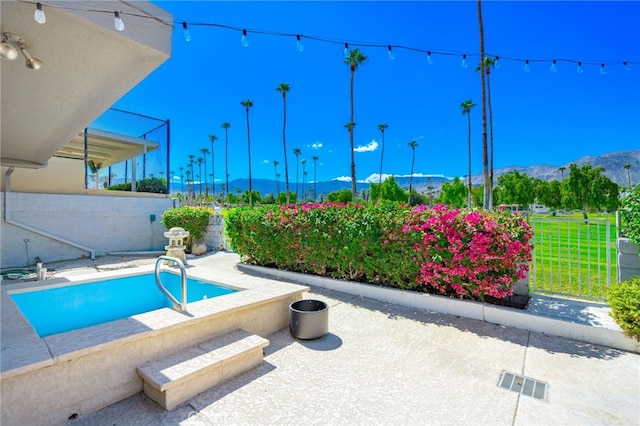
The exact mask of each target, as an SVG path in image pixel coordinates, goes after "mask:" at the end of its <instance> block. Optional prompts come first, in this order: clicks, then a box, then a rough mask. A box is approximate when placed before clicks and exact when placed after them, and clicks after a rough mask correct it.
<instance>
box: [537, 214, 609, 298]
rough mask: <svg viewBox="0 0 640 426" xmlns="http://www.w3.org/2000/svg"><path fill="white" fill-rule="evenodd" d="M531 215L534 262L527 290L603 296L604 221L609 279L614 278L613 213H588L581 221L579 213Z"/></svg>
mask: <svg viewBox="0 0 640 426" xmlns="http://www.w3.org/2000/svg"><path fill="white" fill-rule="evenodd" d="M567 218H570V219H571V220H562V221H561V220H558V221H556V220H555V219H556V218H549V217H548V216H543V215H533V216H532V217H531V222H530V223H531V226H532V227H533V228H534V246H535V253H534V264H535V278H534V264H532V265H531V273H530V278H531V281H530V284H531V291H533V292H536V293H563V294H568V295H572V296H574V297H579V298H585V299H606V296H607V289H608V287H607V266H606V265H607V257H606V256H607V254H606V253H607V252H606V242H607V236H606V224H605V222H604V220H603V219H608V220H609V223H610V228H609V241H610V259H611V283H614V282H615V281H616V246H615V241H616V223H615V215H614V214H590V215H589V223H588V224H587V223H585V221H584V219H583V217H582V214H581V213H579V214H573V215H563V216H559V217H558V219H567Z"/></svg>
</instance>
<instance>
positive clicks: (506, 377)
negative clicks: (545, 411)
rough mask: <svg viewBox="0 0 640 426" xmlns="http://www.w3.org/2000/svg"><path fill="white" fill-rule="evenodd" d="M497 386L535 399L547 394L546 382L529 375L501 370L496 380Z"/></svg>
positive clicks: (542, 398) (542, 397) (544, 396)
mask: <svg viewBox="0 0 640 426" xmlns="http://www.w3.org/2000/svg"><path fill="white" fill-rule="evenodd" d="M498 386H499V387H501V388H504V389H508V390H512V391H514V392H518V393H519V394H522V395H527V396H532V397H534V398H536V399H541V400H544V399H545V398H546V396H547V387H549V385H548V384H546V383H545V382H541V381H540V380H535V379H532V378H530V377H525V376H520V375H518V374H514V373H509V372H507V371H503V372H502V375H501V376H500V380H499V381H498Z"/></svg>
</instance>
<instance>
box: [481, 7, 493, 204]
mask: <svg viewBox="0 0 640 426" xmlns="http://www.w3.org/2000/svg"><path fill="white" fill-rule="evenodd" d="M478 27H479V29H480V83H481V86H482V174H483V176H484V203H483V206H484V208H485V209H490V208H491V199H490V197H489V192H490V190H491V182H489V158H488V156H487V95H486V88H485V70H484V68H485V62H484V23H483V22H482V0H478Z"/></svg>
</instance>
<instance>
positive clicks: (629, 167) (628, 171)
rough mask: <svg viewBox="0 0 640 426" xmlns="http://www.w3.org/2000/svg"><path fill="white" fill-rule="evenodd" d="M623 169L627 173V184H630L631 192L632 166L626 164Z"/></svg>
mask: <svg viewBox="0 0 640 426" xmlns="http://www.w3.org/2000/svg"><path fill="white" fill-rule="evenodd" d="M622 168H623V169H625V170H626V171H627V182H628V183H629V190H631V171H630V169H631V164H625V165H624V166H622Z"/></svg>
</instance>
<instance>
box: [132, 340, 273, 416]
mask: <svg viewBox="0 0 640 426" xmlns="http://www.w3.org/2000/svg"><path fill="white" fill-rule="evenodd" d="M268 345H269V341H268V340H267V339H264V338H262V337H260V336H256V335H253V334H251V333H248V332H246V331H244V330H235V331H232V332H230V333H228V334H224V335H220V336H216V337H214V338H213V339H211V340H208V341H206V342H203V343H200V344H198V345H196V346H191V347H188V348H186V349H183V350H181V351H178V352H174V353H171V354H168V355H166V356H163V357H161V358H158V359H155V360H152V361H149V362H147V363H145V364H144V365H142V366H140V367H138V368H137V370H138V374H139V375H140V377H142V379H143V381H144V393H145V394H147V396H148V397H149V398H151V399H152V400H154V401H156V402H157V403H158V404H160V405H161V406H162V407H163V408H164V409H165V410H169V411H171V410H173V409H175V408H176V407H177V406H178V405H180V404H182V403H183V402H185V401H187V400H188V399H190V398H192V397H194V396H195V395H197V394H199V393H201V392H204V391H205V390H207V389H209V388H211V387H213V386H215V385H217V384H218V383H221V382H223V381H225V380H227V379H229V378H231V377H233V376H235V375H237V374H240V373H243V372H245V371H247V370H250V369H252V368H254V367H256V366H258V365H259V364H260V363H261V362H262V359H263V349H264V348H265V347H266V346H268Z"/></svg>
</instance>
